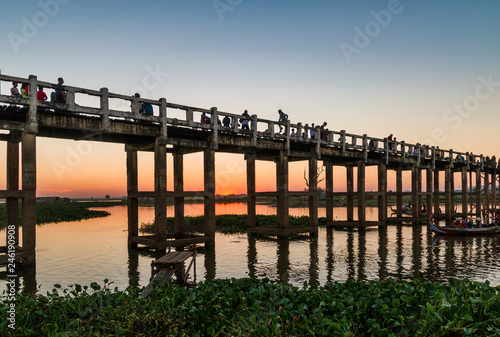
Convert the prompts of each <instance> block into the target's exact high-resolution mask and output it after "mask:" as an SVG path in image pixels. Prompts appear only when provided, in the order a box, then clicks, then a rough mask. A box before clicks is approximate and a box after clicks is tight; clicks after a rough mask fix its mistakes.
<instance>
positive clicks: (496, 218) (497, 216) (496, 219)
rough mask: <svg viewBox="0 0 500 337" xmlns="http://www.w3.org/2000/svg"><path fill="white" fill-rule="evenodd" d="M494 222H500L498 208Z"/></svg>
mask: <svg viewBox="0 0 500 337" xmlns="http://www.w3.org/2000/svg"><path fill="white" fill-rule="evenodd" d="M494 222H495V223H496V224H498V223H500V211H498V210H497V211H496V213H495V220H494Z"/></svg>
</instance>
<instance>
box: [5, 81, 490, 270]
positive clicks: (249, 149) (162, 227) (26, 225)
mask: <svg viewBox="0 0 500 337" xmlns="http://www.w3.org/2000/svg"><path fill="white" fill-rule="evenodd" d="M0 81H3V82H19V83H27V84H28V85H29V88H31V89H30V90H29V93H28V97H27V98H22V97H13V96H10V95H5V94H2V93H1V92H0V103H3V104H4V105H2V106H0V129H1V130H5V131H3V133H0V140H2V141H6V142H7V161H6V163H7V189H6V190H4V191H0V199H6V222H7V226H8V228H9V229H12V230H13V231H15V233H16V234H15V241H16V242H15V246H16V253H17V255H16V258H17V259H18V260H21V261H23V262H25V263H28V264H29V263H34V260H35V244H36V230H35V202H36V138H37V137H51V138H61V139H73V140H76V141H85V140H92V141H99V142H113V143H121V144H124V145H125V147H124V151H125V152H126V157H127V196H128V242H129V245H130V246H137V245H145V246H148V247H151V248H154V249H165V248H166V247H183V246H186V245H188V244H194V243H205V244H213V243H214V238H215V184H216V181H215V153H216V152H228V153H238V154H241V155H244V158H245V160H246V166H247V191H248V192H247V194H248V200H247V205H248V231H249V233H262V234H270V235H277V236H289V235H292V234H296V233H310V234H311V235H315V233H317V230H318V181H317V169H318V161H321V162H322V165H324V167H325V173H326V174H325V175H326V181H325V182H326V218H327V222H328V225H329V226H359V227H360V228H363V227H364V226H366V225H373V223H371V222H368V221H366V213H365V205H366V200H367V199H368V198H377V200H378V220H379V221H378V222H377V223H376V224H378V225H383V224H385V223H387V222H388V221H391V220H398V221H401V220H408V219H410V220H412V221H415V222H416V221H420V220H422V219H425V218H426V217H427V215H425V214H422V205H423V204H425V205H426V209H427V214H430V213H432V212H433V211H437V210H438V209H439V205H440V201H439V198H440V196H443V195H444V200H445V202H444V213H443V214H442V217H443V218H445V219H448V220H450V219H451V218H452V215H454V214H453V212H454V209H455V204H454V203H455V201H454V197H455V194H456V193H457V190H456V189H455V182H454V176H455V174H454V173H456V172H458V173H460V176H461V191H458V194H460V195H461V207H462V210H463V211H462V212H461V213H460V214H457V216H465V215H467V214H472V215H476V216H481V217H483V218H484V219H486V221H487V219H488V217H489V215H490V214H491V211H492V210H496V209H498V194H499V193H498V187H499V180H498V173H499V170H498V168H497V163H496V162H493V161H492V160H490V159H489V158H488V157H484V156H483V155H472V154H470V153H461V152H456V151H453V150H442V149H441V150H438V149H437V148H435V147H434V146H430V145H426V144H410V143H406V142H404V141H397V142H396V141H391V140H388V139H387V138H383V139H382V138H374V137H369V136H368V135H366V134H364V135H355V134H350V133H347V132H346V131H345V130H341V131H331V130H320V129H319V128H315V130H316V133H315V137H314V138H313V139H311V138H309V137H307V135H309V133H310V130H311V127H309V126H308V124H302V123H296V124H294V123H291V122H290V121H287V122H286V123H282V124H281V125H279V124H278V123H277V122H276V121H271V120H267V119H262V118H258V117H257V116H256V115H252V116H251V117H249V118H248V120H249V126H250V128H249V130H242V129H241V128H240V126H239V123H238V120H239V119H240V118H242V116H241V115H240V114H234V113H229V112H223V111H219V110H218V109H217V108H210V109H205V108H197V107H192V106H186V105H180V104H174V103H171V102H167V100H166V99H165V98H160V99H159V100H151V99H146V98H140V97H135V96H128V95H122V94H115V93H111V92H109V91H108V89H107V88H101V89H100V90H92V89H84V88H78V87H73V86H58V85H57V84H54V83H49V82H44V81H39V80H38V79H37V77H36V76H33V75H31V76H29V78H27V79H26V78H19V77H13V76H6V75H1V74H0ZM38 86H42V87H44V88H46V89H54V90H56V89H58V90H64V91H65V92H66V101H65V103H51V102H44V101H38V100H37V93H36V90H33V89H34V88H37V87H38ZM88 101H91V102H92V101H93V102H95V104H94V106H89V105H83V104H82V102H88ZM116 103H119V104H116ZM124 103H125V104H126V105H125V106H130V109H128V111H118V110H114V109H112V106H114V105H120V106H124ZM142 103H150V104H151V105H153V107H154V114H153V116H146V115H144V114H141V113H140V106H141V104H142ZM201 114H206V115H208V116H209V117H210V123H209V124H202V123H199V122H197V121H196V120H199V116H201ZM225 116H227V117H229V118H230V119H231V123H230V126H229V127H224V126H222V125H220V124H219V123H218V122H217V121H218V120H219V118H224V117H225ZM280 126H282V127H284V129H285V132H284V134H280V133H278V132H276V130H277V128H278V127H280ZM291 129H295V130H296V134H297V136H291V132H290V131H291ZM19 144H22V150H21V163H20V162H19V151H20V150H19ZM139 151H152V152H154V179H155V182H154V191H139V190H138V165H139V163H138V156H137V154H138V152H139ZM193 152H203V166H204V189H203V190H202V191H195V192H193V191H184V188H183V186H184V176H183V156H184V155H185V154H188V153H193ZM167 153H171V154H172V156H173V163H174V168H173V170H174V182H173V186H174V187H173V191H168V190H167V166H166V156H167ZM257 160H266V161H273V162H275V163H276V191H273V192H258V191H256V177H255V165H256V161H257ZM292 161H307V162H308V165H309V190H308V191H290V190H289V188H288V170H289V165H288V164H289V162H292ZM20 164H22V165H20ZM20 166H21V185H19V168H20ZM334 166H340V167H344V168H345V170H346V174H347V179H346V181H345V182H342V183H345V186H346V187H347V192H340V193H339V192H333V183H334V178H333V167H334ZM367 166H376V167H377V169H378V190H377V191H376V192H367V191H365V168H366V167H367ZM354 168H357V190H356V191H355V190H354V179H355V177H354ZM388 170H394V171H395V172H396V191H394V192H390V191H388V190H387V172H388ZM403 171H411V182H412V183H411V186H412V188H411V191H410V192H403ZM423 171H425V172H426V175H425V176H426V179H425V184H426V192H423V191H422V184H423V181H422V172H423ZM440 172H444V186H445V189H444V191H440V190H439V186H440V182H439V179H440ZM336 184H339V182H336ZM392 195H395V196H396V200H397V201H396V203H397V205H396V209H397V214H396V217H390V216H388V214H387V199H388V197H389V196H392ZM405 195H410V196H411V200H412V216H411V218H403V216H402V215H403V214H402V206H403V196H405ZM259 196H266V197H273V198H276V205H277V223H276V226H274V227H257V226H256V211H255V209H256V198H257V197H259ZM294 196H303V197H304V196H305V197H307V198H308V200H309V225H308V226H305V227H294V226H290V224H289V198H290V197H294ZM337 196H345V197H346V198H347V219H343V220H342V221H334V208H333V199H334V197H337ZM142 197H151V198H154V200H155V227H154V230H155V234H154V235H139V233H138V200H139V198H142ZM186 197H203V198H204V215H205V218H204V233H203V234H202V235H189V234H186V232H185V228H184V198H186ZM167 198H173V199H174V204H175V214H174V217H175V233H173V234H168V233H167V214H166V202H167ZM355 198H356V199H357V206H358V208H357V219H355V214H354V213H355V212H354V209H355V208H354V200H355ZM20 200H21V202H22V243H20V242H19V239H18V237H19V235H18V233H19V220H18V211H19V209H18V207H19V201H20ZM11 238H12V237H11ZM7 241H9V240H7ZM11 243H12V241H11ZM8 245H9V242H7V246H8ZM7 250H8V248H7V247H0V253H5V252H7ZM6 260H7V256H6V255H4V256H3V258H2V259H0V262H2V263H5V262H6Z"/></svg>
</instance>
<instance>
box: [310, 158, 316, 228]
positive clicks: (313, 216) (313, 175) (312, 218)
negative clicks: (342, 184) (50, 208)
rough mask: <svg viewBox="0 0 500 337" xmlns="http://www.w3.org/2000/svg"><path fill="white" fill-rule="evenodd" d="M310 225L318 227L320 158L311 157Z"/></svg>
mask: <svg viewBox="0 0 500 337" xmlns="http://www.w3.org/2000/svg"><path fill="white" fill-rule="evenodd" d="M309 227H315V228H317V227H318V160H317V159H316V157H311V158H309Z"/></svg>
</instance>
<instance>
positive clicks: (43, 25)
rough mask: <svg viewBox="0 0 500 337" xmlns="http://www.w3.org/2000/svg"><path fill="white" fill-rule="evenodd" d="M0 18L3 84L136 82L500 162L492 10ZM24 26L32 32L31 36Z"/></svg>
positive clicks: (338, 8)
mask: <svg viewBox="0 0 500 337" xmlns="http://www.w3.org/2000/svg"><path fill="white" fill-rule="evenodd" d="M47 8H48V9H47ZM0 12H1V13H2V14H1V20H0V27H1V32H2V34H1V36H0V69H1V71H2V73H3V74H8V75H14V76H21V77H24V76H28V75H29V74H35V75H37V76H38V78H39V79H41V80H46V81H52V82H55V81H56V79H57V77H59V76H63V77H64V78H65V81H66V84H68V85H75V86H79V87H88V88H93V89H99V88H101V87H108V88H109V90H110V91H112V92H117V93H125V94H131V93H133V92H134V91H135V90H134V89H137V87H142V88H143V89H144V87H145V86H147V87H148V88H147V89H145V90H143V92H142V96H143V97H148V98H154V99H157V98H159V97H165V98H167V100H169V101H171V102H174V103H180V104H187V105H194V106H199V107H205V108H209V107H212V106H216V107H218V108H219V109H220V110H223V111H228V112H235V113H240V112H242V111H243V110H244V109H248V110H249V111H250V112H251V113H255V114H257V115H259V116H260V117H263V118H269V119H275V118H277V113H276V111H277V109H280V108H281V109H283V110H284V111H285V112H287V113H288V114H289V115H290V118H291V120H292V122H298V121H302V122H304V123H311V122H314V123H321V122H323V121H327V122H328V125H329V127H330V129H333V130H341V129H345V130H347V131H348V132H351V133H358V134H363V133H366V134H368V135H371V136H375V137H380V138H383V137H386V136H387V135H388V134H390V133H393V134H394V135H395V136H396V137H397V138H398V140H406V141H407V142H410V143H416V142H421V143H422V142H425V143H429V144H430V145H439V146H440V147H441V148H453V149H455V150H457V151H463V152H466V151H472V152H474V153H484V154H485V155H490V156H491V155H493V154H496V155H497V157H500V151H498V149H497V145H496V142H495V141H494V136H495V135H496V133H497V132H498V131H497V129H498V125H499V124H500V123H499V122H500V120H499V117H498V115H499V112H500V111H499V110H500V109H499V108H500V67H499V65H500V58H499V55H500V39H499V36H500V23H499V22H500V21H499V20H498V14H499V13H500V2H498V1H486V0H479V1H474V2H473V1H430V0H426V1H418V0H413V1H410V0H401V1H394V0H390V1H378V0H377V1H370V2H364V1H363V2H362V1H308V2H306V1H286V2H285V1H273V0H271V1H249V0H220V1H181V0H179V1H134V2H132V1H128V2H122V1H77V0H40V1H22V2H21V1H16V2H14V1H3V2H1V3H0ZM44 13H45V14H44ZM374 13H375V14H374ZM387 13H389V16H387ZM376 17H379V19H380V18H382V19H383V24H382V23H381V22H382V21H377V19H376ZM44 18H47V20H46V22H44V20H43V19H44ZM37 20H38V21H37ZM384 20H385V21H384ZM26 22H29V23H31V24H36V23H37V22H38V24H39V25H38V27H37V32H36V33H35V34H32V35H33V36H30V37H28V38H26V34H24V35H23V27H24V26H26ZM24 29H25V30H26V27H24ZM359 32H362V33H361V34H364V36H365V38H364V39H363V38H362V37H360V36H359ZM13 36H17V37H21V38H24V40H23V42H22V43H19V39H14V40H16V41H18V44H17V45H15V43H13V42H12V39H13ZM356 41H357V42H358V44H356ZM360 41H361V42H363V43H361V44H360V43H359V42H360ZM342 45H343V46H346V45H350V46H353V47H355V48H356V49H357V52H356V53H352V54H350V55H349V57H346V54H345V52H343V50H342V48H341V46H342ZM361 45H362V46H361ZM152 71H153V72H154V71H156V72H157V80H154V78H151V76H150V75H151V72H152ZM158 74H159V75H158ZM148 76H149V77H148ZM145 79H148V80H147V81H146V82H144V81H145ZM145 83H146V85H144V84H145ZM485 83H490V85H489V87H488V86H486V85H485ZM6 85H7V84H5V85H4V86H3V87H2V92H5V91H7V90H8V88H7V87H6ZM478 87H480V88H479V89H478ZM488 88H489V89H490V90H489V89H488ZM478 90H479V91H478ZM477 92H479V93H480V96H481V98H480V99H479V98H477V97H476V96H477ZM486 96H487V97H486ZM474 97H475V98H476V99H474ZM457 104H458V105H464V104H466V105H467V106H468V110H466V111H465V113H464V115H460V114H459V113H458V112H456V110H453V107H454V106H456V105H457ZM450 109H451V111H450ZM464 116H466V117H464ZM435 129H440V130H441V131H442V132H438V134H439V135H440V136H439V137H436V136H434V137H433V136H432V135H433V130H435ZM45 143H48V144H49V143H50V144H52V143H51V141H49V140H46V141H45ZM45 143H42V144H41V146H44V144H45ZM54 146H57V145H54ZM103 152H105V151H103Z"/></svg>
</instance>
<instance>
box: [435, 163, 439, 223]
mask: <svg viewBox="0 0 500 337" xmlns="http://www.w3.org/2000/svg"><path fill="white" fill-rule="evenodd" d="M434 214H439V170H438V169H435V170H434Z"/></svg>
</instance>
